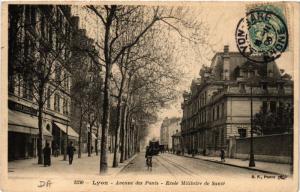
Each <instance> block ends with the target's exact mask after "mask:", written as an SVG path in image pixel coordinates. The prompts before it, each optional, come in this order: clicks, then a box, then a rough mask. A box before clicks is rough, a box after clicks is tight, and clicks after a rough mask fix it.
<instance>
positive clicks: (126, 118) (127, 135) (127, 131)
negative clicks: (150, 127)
mask: <svg viewBox="0 0 300 192" xmlns="http://www.w3.org/2000/svg"><path fill="white" fill-rule="evenodd" d="M128 117H129V112H128V111H127V113H126V116H125V119H124V120H125V122H124V128H125V151H124V153H125V156H124V160H127V159H128V146H129V143H128V140H129V128H128Z"/></svg>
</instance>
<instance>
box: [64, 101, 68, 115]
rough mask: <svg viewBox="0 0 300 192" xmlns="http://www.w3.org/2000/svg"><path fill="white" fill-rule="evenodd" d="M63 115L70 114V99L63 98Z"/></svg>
mask: <svg viewBox="0 0 300 192" xmlns="http://www.w3.org/2000/svg"><path fill="white" fill-rule="evenodd" d="M63 114H65V115H68V114H69V108H68V99H66V98H63Z"/></svg>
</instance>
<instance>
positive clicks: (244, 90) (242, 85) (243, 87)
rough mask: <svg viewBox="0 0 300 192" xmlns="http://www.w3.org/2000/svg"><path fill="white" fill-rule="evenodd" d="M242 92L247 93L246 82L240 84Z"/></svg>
mask: <svg viewBox="0 0 300 192" xmlns="http://www.w3.org/2000/svg"><path fill="white" fill-rule="evenodd" d="M240 92H241V93H246V88H245V84H244V83H241V84H240Z"/></svg>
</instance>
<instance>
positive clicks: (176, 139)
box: [171, 130, 182, 155]
mask: <svg viewBox="0 0 300 192" xmlns="http://www.w3.org/2000/svg"><path fill="white" fill-rule="evenodd" d="M171 137H172V152H173V153H174V154H177V155H180V154H181V153H182V137H181V132H179V131H178V130H176V133H175V134H173V135H172V136H171Z"/></svg>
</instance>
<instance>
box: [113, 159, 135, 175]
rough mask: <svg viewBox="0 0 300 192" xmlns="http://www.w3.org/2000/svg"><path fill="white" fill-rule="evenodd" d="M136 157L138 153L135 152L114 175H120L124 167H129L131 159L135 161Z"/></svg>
mask: <svg viewBox="0 0 300 192" xmlns="http://www.w3.org/2000/svg"><path fill="white" fill-rule="evenodd" d="M136 157H137V154H134V155H133V156H132V157H131V158H130V159H128V162H127V163H126V165H124V166H123V167H121V168H120V170H119V171H118V172H117V173H115V174H114V175H118V174H119V173H120V172H122V171H123V169H125V168H126V167H128V165H129V164H130V163H131V161H133V160H134V159H135V158H136Z"/></svg>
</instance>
